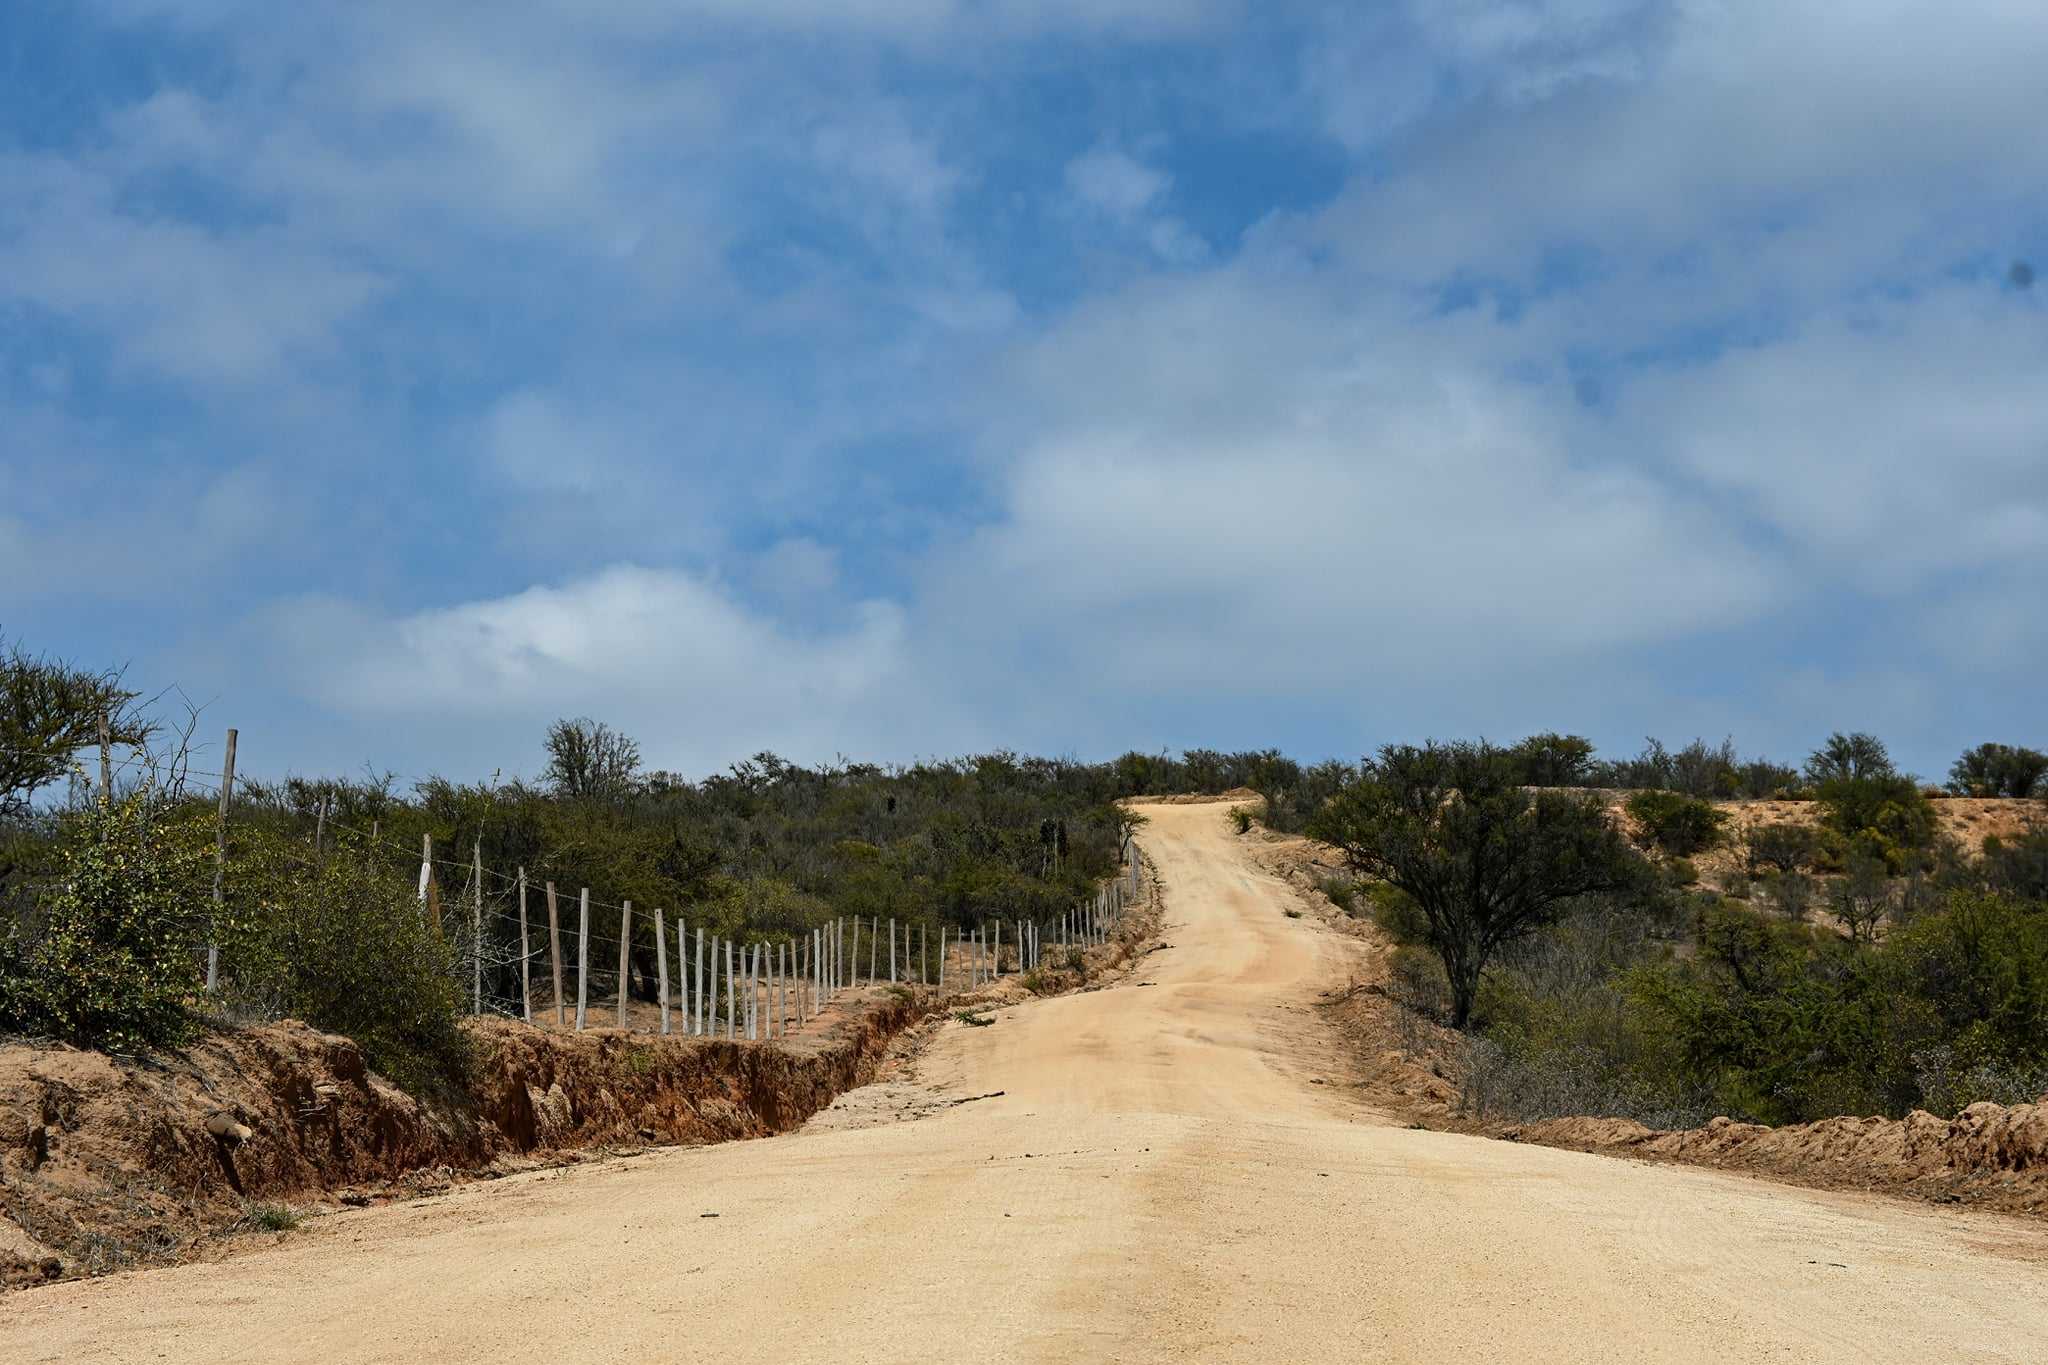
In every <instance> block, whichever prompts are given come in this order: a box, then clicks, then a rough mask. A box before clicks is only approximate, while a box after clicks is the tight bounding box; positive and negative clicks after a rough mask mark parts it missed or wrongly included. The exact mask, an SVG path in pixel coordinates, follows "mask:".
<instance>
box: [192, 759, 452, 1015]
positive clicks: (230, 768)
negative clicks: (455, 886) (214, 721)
mask: <svg viewBox="0 0 2048 1365" xmlns="http://www.w3.org/2000/svg"><path fill="white" fill-rule="evenodd" d="M234 796H235V732H234V731H233V730H229V731H228V748H227V753H226V755H225V756H224V757H223V758H222V759H221V765H220V815H219V817H218V819H217V820H216V821H215V824H214V834H213V923H212V924H210V925H208V926H207V931H206V989H207V990H208V991H212V990H214V989H215V988H216V987H218V986H219V985H220V922H221V920H222V918H223V917H224V916H225V915H226V914H227V882H228V803H229V802H231V801H232V800H234ZM426 897H427V883H426V876H425V874H424V873H422V874H421V877H420V903H421V904H422V905H424V904H426Z"/></svg>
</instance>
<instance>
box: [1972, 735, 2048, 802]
mask: <svg viewBox="0 0 2048 1365" xmlns="http://www.w3.org/2000/svg"><path fill="white" fill-rule="evenodd" d="M2044 777H2048V754H2043V753H2039V752H2037V751H2035V750H2033V749H2023V748H2019V747H2016V746H2014V745H2010V744H1979V745H1978V746H1977V747H1976V748H1974V749H1971V750H1970V751H1969V752H1967V753H1965V754H1964V755H1963V756H1962V757H1961V758H1959V759H1957V760H1956V761H1955V766H1953V767H1951V768H1950V769H1949V770H1948V788H1949V790H1950V791H1952V792H1954V793H1956V794H1957V795H1958V796H2020V797H2025V796H2033V795H2035V794H2037V793H2039V792H2040V791H2041V790H2042V779H2043V778H2044Z"/></svg>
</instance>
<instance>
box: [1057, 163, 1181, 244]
mask: <svg viewBox="0 0 2048 1365" xmlns="http://www.w3.org/2000/svg"><path fill="white" fill-rule="evenodd" d="M1065 180H1066V188H1067V194H1068V196H1069V198H1070V199H1071V200H1072V202H1073V204H1074V206H1075V208H1076V209H1077V210H1078V214H1079V216H1083V217H1091V218H1094V219H1097V220H1100V221H1102V222H1106V223H1108V224H1110V225H1111V226H1112V227H1113V228H1115V229H1116V230H1117V231H1118V232H1120V233H1121V234H1123V235H1125V236H1127V237H1129V238H1130V239H1132V240H1134V241H1135V242H1137V243H1138V244H1140V245H1141V246H1143V247H1144V248H1145V249H1147V250H1149V251H1150V252H1151V253H1152V254H1153V255H1154V256H1156V257H1158V258H1159V259H1160V260H1161V261H1164V262H1166V263H1167V264H1169V265H1194V264H1198V263H1200V262H1201V261H1203V260H1205V259H1207V257H1208V255H1209V244H1208V243H1207V242H1206V241H1204V240H1203V239H1202V237H1201V235H1200V234H1199V233H1197V232H1195V230H1194V229H1193V228H1190V227H1189V226H1188V225H1187V224H1186V223H1185V222H1183V221H1182V220H1181V219H1179V218H1177V217H1175V216H1173V215H1172V214H1171V213H1168V212H1167V211H1166V208H1165V200H1166V199H1167V196H1168V192H1169V191H1170V190H1171V189H1172V188H1173V177H1172V176H1170V175H1168V174H1167V173H1166V172H1165V171H1162V170H1160V169H1158V168H1157V167H1154V166H1149V165H1147V164H1145V163H1144V162H1142V161H1140V160H1138V159H1137V158H1135V157H1133V156H1131V155H1130V154H1128V153H1126V152H1123V151H1120V150H1119V149H1117V148H1115V147H1111V146H1108V145H1099V146H1096V147H1092V148H1090V149H1089V150H1088V151H1086V152H1083V153H1082V154H1081V155H1080V156H1077V157H1075V158H1074V159H1073V160H1071V161H1069V162H1068V163H1067V167H1066V173H1065Z"/></svg>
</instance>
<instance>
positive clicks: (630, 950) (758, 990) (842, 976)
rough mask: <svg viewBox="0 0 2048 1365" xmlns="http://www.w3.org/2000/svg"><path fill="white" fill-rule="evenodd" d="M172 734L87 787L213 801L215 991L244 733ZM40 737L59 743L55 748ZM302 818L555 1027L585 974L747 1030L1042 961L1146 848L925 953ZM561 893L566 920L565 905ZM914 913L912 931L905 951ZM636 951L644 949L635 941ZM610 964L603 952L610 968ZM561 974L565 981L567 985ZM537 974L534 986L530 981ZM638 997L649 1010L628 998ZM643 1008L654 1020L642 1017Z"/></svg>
mask: <svg viewBox="0 0 2048 1365" xmlns="http://www.w3.org/2000/svg"><path fill="white" fill-rule="evenodd" d="M180 739H181V743H180V744H179V746H178V748H177V750H176V751H175V753H174V754H172V755H170V756H168V757H167V756H164V755H158V754H152V753H147V752H142V751H138V752H135V753H132V754H129V755H127V756H125V757H120V758H116V757H114V756H113V754H112V753H111V748H112V746H111V745H110V744H109V743H108V742H107V741H106V739H105V737H104V734H103V736H102V743H101V746H100V755H99V773H98V791H99V792H100V793H103V794H106V795H109V796H111V795H112V794H114V793H115V791H116V781H117V774H127V775H130V776H131V777H132V778H133V779H135V780H134V781H133V782H132V783H131V786H132V787H137V788H141V789H144V790H148V791H151V792H153V793H154V794H155V795H156V797H157V799H159V800H160V801H162V802H163V803H164V804H166V805H169V804H177V803H182V802H186V801H192V800H205V801H212V802H214V803H215V807H216V811H217V815H216V828H215V831H214V879H213V885H212V896H211V899H210V901H209V902H208V903H206V904H205V905H203V906H195V907H190V909H191V910H192V912H193V913H194V915H195V917H196V918H197V919H198V920H199V922H201V923H203V924H205V925H206V926H207V933H206V943H205V947H204V951H205V956H206V976H205V981H206V984H205V990H206V993H207V994H208V995H209V996H212V995H215V994H217V993H218V992H220V991H221V989H222V985H221V975H220V949H221V944H220V930H221V927H222V925H223V924H224V923H225V922H226V912H225V907H226V905H227V903H228V898H229V896H230V894H231V893H232V891H233V888H232V887H231V886H230V885H229V883H228V870H229V857H228V847H229V832H230V827H231V823H232V817H233V811H234V802H235V790H236V787H235V763H236V751H237V746H238V739H239V736H238V733H237V732H236V731H235V730H234V729H229V730H228V731H227V735H226V743H225V747H224V749H223V751H222V754H223V757H222V764H221V767H220V769H219V770H217V771H216V770H211V769H205V768H198V767H194V766H192V763H191V745H190V739H191V730H190V729H189V728H188V729H187V730H186V731H185V732H184V733H183V734H182V735H181V737H180ZM0 752H9V753H24V752H33V751H24V750H7V749H0ZM42 752H44V753H50V754H52V755H53V756H55V755H54V751H42ZM61 756H62V757H63V758H65V759H66V760H67V761H68V762H69V763H70V764H71V772H70V776H71V782H72V794H73V799H74V801H75V800H76V799H77V798H78V796H79V794H80V792H81V790H91V789H92V788H93V778H92V775H91V774H90V773H89V772H88V771H87V769H86V768H85V765H84V763H83V762H82V761H79V760H78V759H77V751H75V750H71V751H66V752H65V753H64V754H62V755H61ZM203 779H211V781H207V780H203ZM312 824H313V829H312V832H311V837H310V844H311V848H310V853H309V854H308V855H301V854H299V853H296V852H293V851H292V850H291V849H290V848H289V847H288V846H280V847H277V848H276V849H275V850H274V851H276V852H278V853H279V854H280V855H281V856H283V857H284V858H286V859H288V860H289V861H291V862H293V863H295V864H297V865H299V866H302V867H304V868H305V869H307V870H308V871H311V872H314V873H318V872H320V871H321V870H322V868H323V866H324V864H325V860H326V858H327V857H328V856H329V852H330V850H331V849H332V848H333V847H334V846H335V844H336V842H337V841H338V840H339V839H341V838H343V837H346V838H348V839H350V840H351V841H352V842H353V843H354V844H355V846H356V847H357V848H358V849H359V850H361V851H363V852H367V853H371V854H373V855H377V856H381V857H382V858H383V859H384V860H385V861H386V864H387V866H396V867H399V868H402V869H404V870H406V871H408V872H416V878H417V880H416V887H417V890H416V900H417V902H418V905H419V910H420V914H421V916H422V918H423V919H424V920H425V921H426V922H427V923H428V924H430V925H431V926H432V927H433V928H434V930H435V931H436V932H437V933H438V934H439V935H440V936H441V937H442V939H443V941H444V942H446V943H447V944H448V946H449V949H450V955H451V957H452V959H453V960H454V961H455V962H456V963H457V964H458V972H459V973H460V974H461V975H462V976H464V977H466V978H467V985H468V987H469V989H468V992H467V994H468V1004H469V1010H468V1012H469V1013H470V1014H471V1015H473V1016H478V1017H495V1018H500V1019H509V1020H516V1021H520V1022H523V1023H526V1024H530V1025H537V1026H545V1025H546V1023H547V1016H548V1015H549V1014H552V1015H553V1018H554V1023H555V1026H556V1027H560V1028H569V1027H573V1028H574V1029H575V1030H577V1031H579V1032H580V1031H583V1030H585V1029H586V1028H588V1027H592V1026H593V1024H592V1018H591V1016H592V1006H593V989H595V990H596V992H598V993H597V995H596V996H595V1000H594V1003H595V1005H596V1007H597V1008H598V1009H603V1007H604V1005H605V1004H606V1003H607V999H606V998H607V997H609V1003H610V1005H611V1010H610V1014H611V1020H610V1026H612V1027H615V1028H622V1029H627V1030H629V1031H630V1030H633V1029H636V1028H645V1029H658V1031H659V1032H660V1033H663V1034H670V1033H680V1034H683V1035H686V1036H697V1037H724V1038H728V1039H734V1040H739V1039H745V1040H748V1041H762V1040H769V1039H773V1038H777V1037H783V1036H786V1035H788V1034H789V1033H790V1032H791V1031H792V1030H793V1029H794V1030H802V1029H804V1028H806V1027H807V1026H808V1025H810V1024H811V1023H812V1022H813V1021H815V1020H817V1019H819V1018H820V1017H821V1016H824V1015H825V1014H826V1013H827V1011H828V1010H829V1009H830V1008H831V1006H833V1005H834V1004H836V1003H838V1002H840V1001H841V1000H842V998H844V997H845V996H847V995H848V994H849V993H854V992H859V991H861V990H862V989H863V987H864V986H865V988H867V989H869V990H872V989H874V988H878V987H890V986H895V987H915V988H918V989H921V990H927V991H935V992H937V993H938V994H940V995H941V996H944V995H946V994H948V993H949V992H951V993H953V994H959V993H962V992H964V993H967V994H973V993H975V992H978V991H980V990H982V989H983V988H984V987H987V986H990V985H992V984H994V983H996V982H999V981H1000V980H1001V979H1002V978H1003V977H1004V976H1006V975H1015V974H1020V973H1024V972H1030V971H1035V970H1037V969H1039V968H1040V967H1041V966H1042V965H1043V964H1044V961H1045V953H1046V952H1047V950H1048V949H1058V950H1065V951H1067V952H1073V951H1076V950H1078V951H1079V952H1082V953H1086V952H1088V951H1089V950H1091V949H1094V948H1098V947H1101V946H1103V945H1105V944H1107V943H1108V942H1110V941H1111V939H1112V938H1113V937H1114V936H1115V935H1116V933H1117V932H1118V930H1119V929H1120V927H1121V926H1122V924H1123V922H1124V918H1125V913H1126V908H1127V906H1128V905H1129V904H1131V903H1132V902H1133V901H1135V898H1136V896H1137V894H1138V888H1139V868H1140V861H1141V860H1140V855H1139V853H1138V850H1137V845H1136V843H1135V841H1134V840H1133V839H1132V837H1131V834H1130V831H1129V830H1128V829H1125V830H1124V831H1123V832H1122V835H1121V839H1120V843H1119V847H1118V863H1119V871H1118V873H1117V875H1116V876H1115V877H1113V878H1111V879H1109V880H1107V881H1105V882H1103V883H1102V884H1101V885H1100V886H1099V887H1098V888H1097V890H1096V891H1095V893H1094V895H1093V896H1092V897H1091V898H1089V899H1088V900H1087V901H1085V902H1083V903H1081V904H1078V905H1075V906H1074V907H1073V908H1071V909H1070V910H1068V911H1067V912H1065V913H1063V914H1061V915H1059V916H1057V917H1052V918H1046V919H1034V918H1030V917H1016V918H1010V919H1007V920H1005V919H1003V918H995V919H990V920H987V921H985V922H983V923H981V924H978V925H976V926H974V927H972V928H970V929H963V930H961V931H960V932H959V934H958V935H957V936H956V937H953V938H952V941H951V943H950V945H949V943H948V937H949V934H951V932H952V926H950V925H943V924H942V925H941V926H940V927H939V935H938V943H937V945H936V948H937V951H936V953H934V952H933V951H932V948H933V946H934V945H933V944H932V943H931V935H930V926H929V925H927V924H922V923H920V924H916V925H914V926H913V924H912V923H911V922H909V921H907V920H906V921H903V922H901V923H900V924H899V922H898V921H897V920H896V919H894V918H886V919H885V918H884V917H882V916H880V915H872V916H869V917H867V919H866V922H865V923H863V920H862V917H860V916H836V917H834V918H833V919H831V920H829V921H827V922H825V923H823V924H818V925H814V926H812V927H811V928H809V929H808V930H806V931H804V932H801V933H786V934H780V935H770V936H762V935H750V936H748V937H747V938H746V939H745V940H744V941H741V940H738V939H735V938H734V937H732V936H731V935H730V934H726V935H720V934H718V933H715V932H712V931H711V929H710V925H709V922H708V918H700V919H698V920H697V921H696V922H695V924H694V925H693V924H692V922H691V917H690V916H689V915H688V914H687V913H686V912H678V913H676V914H674V915H671V914H670V913H669V912H668V911H667V909H666V908H665V907H661V908H654V909H652V910H648V909H641V910H639V911H636V910H635V908H634V905H633V902H631V901H630V900H624V899H621V900H619V901H616V902H614V901H609V900H605V899H603V898H601V897H598V896H594V895H592V893H591V890H590V888H588V887H581V886H579V887H578V888H576V890H575V891H574V893H573V894H567V893H565V891H564V890H563V889H561V888H558V887H557V886H556V885H555V884H554V883H553V882H552V881H548V880H546V879H544V878H542V879H536V878H533V877H531V876H529V873H528V870H527V869H526V868H523V867H521V868H517V869H515V870H514V871H512V872H506V871H505V870H503V869H502V868H494V867H490V866H488V865H487V864H486V863H485V862H484V860H483V848H482V844H483V841H482V837H481V836H480V835H479V836H477V837H476V838H475V839H474V840H473V842H472V844H471V848H470V856H469V857H468V858H461V857H459V856H458V857H450V856H448V854H447V852H446V851H445V850H440V851H437V850H436V849H435V847H434V843H433V837H432V836H431V835H425V836H423V840H422V846H421V847H420V848H419V849H413V848H410V847H409V846H406V845H403V844H400V843H398V842H397V841H396V840H393V839H391V838H389V837H387V836H386V835H384V834H383V832H382V830H381V828H379V827H378V825H377V822H372V828H370V829H367V830H365V829H362V828H361V827H359V826H357V825H353V824H351V823H349V822H347V821H344V820H343V819H341V818H340V816H339V815H338V814H337V813H336V812H335V809H334V798H333V796H332V794H322V795H321V796H320V799H319V801H318V803H317V805H316V807H315V809H314V811H313V814H312ZM565 899H566V900H567V901H568V902H569V908H570V909H571V910H572V912H573V914H574V920H573V922H570V921H568V919H567V917H565V916H564V915H563V913H562V911H563V901H564V900H565ZM536 902H538V904H537V903H536ZM593 910H596V911H600V912H604V917H605V918H608V919H610V920H611V922H612V924H614V925H615V926H616V932H608V931H607V929H606V927H605V924H604V920H603V919H600V921H599V922H598V923H595V924H594V923H593V922H592V919H591V912H592V911H593ZM465 912H466V913H465ZM636 914H637V915H638V917H639V918H638V919H637V920H636V918H635V917H636ZM636 923H637V924H641V925H645V926H649V927H651V929H652V931H653V932H652V933H651V934H650V935H649V936H648V938H647V940H646V942H647V944H648V945H649V947H650V948H651V951H652V955H653V956H654V958H655V961H656V972H655V975H656V980H655V982H654V990H653V991H652V993H651V996H652V998H651V1001H650V1000H646V999H645V998H644V997H642V996H640V995H636V994H635V992H634V989H633V985H634V976H635V967H636V949H639V948H640V946H641V943H642V940H641V939H640V938H639V937H638V936H637V935H636V934H635V932H634V928H635V925H636ZM913 927H914V928H916V929H917V931H918V934H917V939H918V941H917V945H916V949H915V951H914V952H913V950H912V932H911V931H912V929H913ZM1006 928H1007V929H1008V931H1009V939H1008V943H1007V955H1006V952H1005V949H1006V944H1005V939H1004V931H1005V929H1006ZM671 941H673V946H674V949H675V951H674V956H673V964H674V971H673V973H671V971H670V963H671V958H670V953H669V948H670V945H671ZM885 945H886V947H885ZM863 949H865V950H866V953H867V957H866V963H865V965H866V970H865V972H863V971H862V965H863V959H862V950H863ZM885 954H886V956H885ZM638 956H639V957H641V958H644V956H645V953H644V952H642V953H640V954H639V955H638ZM606 964H613V965H612V966H611V967H610V969H608V968H607V965H606ZM537 978H538V980H537ZM565 981H567V982H573V988H571V987H569V986H567V985H565ZM542 983H545V985H546V987H547V991H546V994H545V995H542V994H540V993H539V992H538V991H537V989H536V986H537V985H539V984H542ZM571 989H573V1002H572V1001H571V999H570V998H569V994H570V991H571ZM646 1005H651V1009H649V1008H641V1007H636V1006H646ZM572 1009H573V1015H572V1012H571V1011H572ZM649 1014H653V1015H655V1016H656V1017H657V1020H658V1022H655V1021H650V1020H648V1018H647V1017H646V1016H648V1015H649ZM596 1026H602V1025H596Z"/></svg>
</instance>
